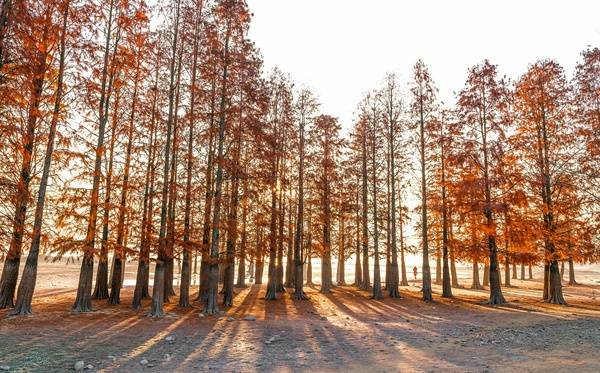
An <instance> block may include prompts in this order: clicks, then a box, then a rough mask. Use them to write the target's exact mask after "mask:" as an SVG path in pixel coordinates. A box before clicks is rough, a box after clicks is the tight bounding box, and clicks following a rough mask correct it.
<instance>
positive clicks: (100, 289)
mask: <svg viewBox="0 0 600 373" xmlns="http://www.w3.org/2000/svg"><path fill="white" fill-rule="evenodd" d="M119 102H120V93H119V90H116V92H115V103H114V106H113V116H112V121H111V134H110V146H109V155H108V169H107V170H106V181H105V185H106V186H105V191H104V212H103V216H102V237H101V239H100V255H99V258H98V270H97V271H96V285H95V286H94V292H93V293H92V298H93V299H108V296H109V293H108V251H109V249H108V236H109V228H110V227H109V224H110V210H111V208H112V206H111V196H112V177H113V161H114V154H115V142H116V138H117V136H116V130H117V120H118V115H117V114H118V111H119ZM113 258H114V257H113Z"/></svg>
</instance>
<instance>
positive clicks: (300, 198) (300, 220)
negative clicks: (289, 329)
mask: <svg viewBox="0 0 600 373" xmlns="http://www.w3.org/2000/svg"><path fill="white" fill-rule="evenodd" d="M317 108H318V103H317V101H316V99H315V98H314V96H313V94H312V92H311V91H309V90H306V89H304V90H301V91H300V94H299V96H298V99H297V102H296V112H297V115H298V137H299V141H298V158H299V163H298V194H297V203H298V210H297V213H296V227H295V230H294V299H296V300H304V299H307V298H306V295H305V293H304V290H303V286H304V270H303V268H304V257H305V252H304V230H305V228H304V162H305V133H306V126H307V123H309V122H310V121H311V120H312V119H313V116H314V114H315V112H316V110H317ZM288 260H290V259H289V258H288Z"/></svg>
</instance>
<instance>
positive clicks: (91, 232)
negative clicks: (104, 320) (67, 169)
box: [73, 0, 119, 312]
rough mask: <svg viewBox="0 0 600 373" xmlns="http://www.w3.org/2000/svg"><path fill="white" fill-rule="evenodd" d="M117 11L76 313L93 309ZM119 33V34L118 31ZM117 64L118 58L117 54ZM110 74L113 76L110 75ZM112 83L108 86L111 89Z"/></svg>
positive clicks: (104, 75)
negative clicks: (103, 157) (101, 184)
mask: <svg viewBox="0 0 600 373" xmlns="http://www.w3.org/2000/svg"><path fill="white" fill-rule="evenodd" d="M113 11H114V0H110V5H109V16H108V23H107V28H106V29H107V34H106V43H105V45H104V62H103V67H102V78H101V79H102V82H101V88H100V105H99V119H100V120H99V126H98V142H97V144H96V152H95V153H96V154H95V162H94V176H93V179H92V191H91V198H90V213H89V217H88V225H87V233H86V237H85V243H84V245H85V246H84V248H83V259H82V260H81V270H80V272H79V283H78V286H77V297H76V298H75V303H74V304H73V311H74V312H90V311H91V310H92V299H91V295H92V294H91V293H92V278H93V274H94V252H95V243H96V229H97V220H98V199H99V192H100V177H101V173H102V156H103V154H104V132H105V130H106V123H107V121H108V107H109V103H110V95H111V92H112V85H113V81H114V74H115V72H114V71H112V72H111V73H110V74H109V72H108V69H109V61H108V59H109V56H110V54H111V52H110V49H111V48H110V42H111V30H112V23H113V16H114V14H113ZM117 34H118V32H117ZM118 40H119V38H117V41H116V42H115V43H114V44H115V45H114V46H113V48H114V50H115V51H116V50H117V47H118ZM113 65H114V55H113ZM109 75H110V76H109ZM107 80H108V86H107Z"/></svg>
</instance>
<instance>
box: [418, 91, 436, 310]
mask: <svg viewBox="0 0 600 373" xmlns="http://www.w3.org/2000/svg"><path fill="white" fill-rule="evenodd" d="M423 100H424V97H423V93H422V92H421V94H420V97H419V108H420V110H419V114H420V120H419V140H420V147H419V152H420V155H421V244H422V245H423V267H422V272H423V286H422V289H421V291H422V292H423V300H424V301H431V300H433V296H432V294H431V270H430V269H429V234H428V221H427V177H426V174H425V168H426V162H425V118H424V109H423Z"/></svg>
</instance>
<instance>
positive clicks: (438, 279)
mask: <svg viewBox="0 0 600 373" xmlns="http://www.w3.org/2000/svg"><path fill="white" fill-rule="evenodd" d="M435 284H436V285H441V284H442V253H441V250H440V247H439V246H437V247H436V248H435Z"/></svg>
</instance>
